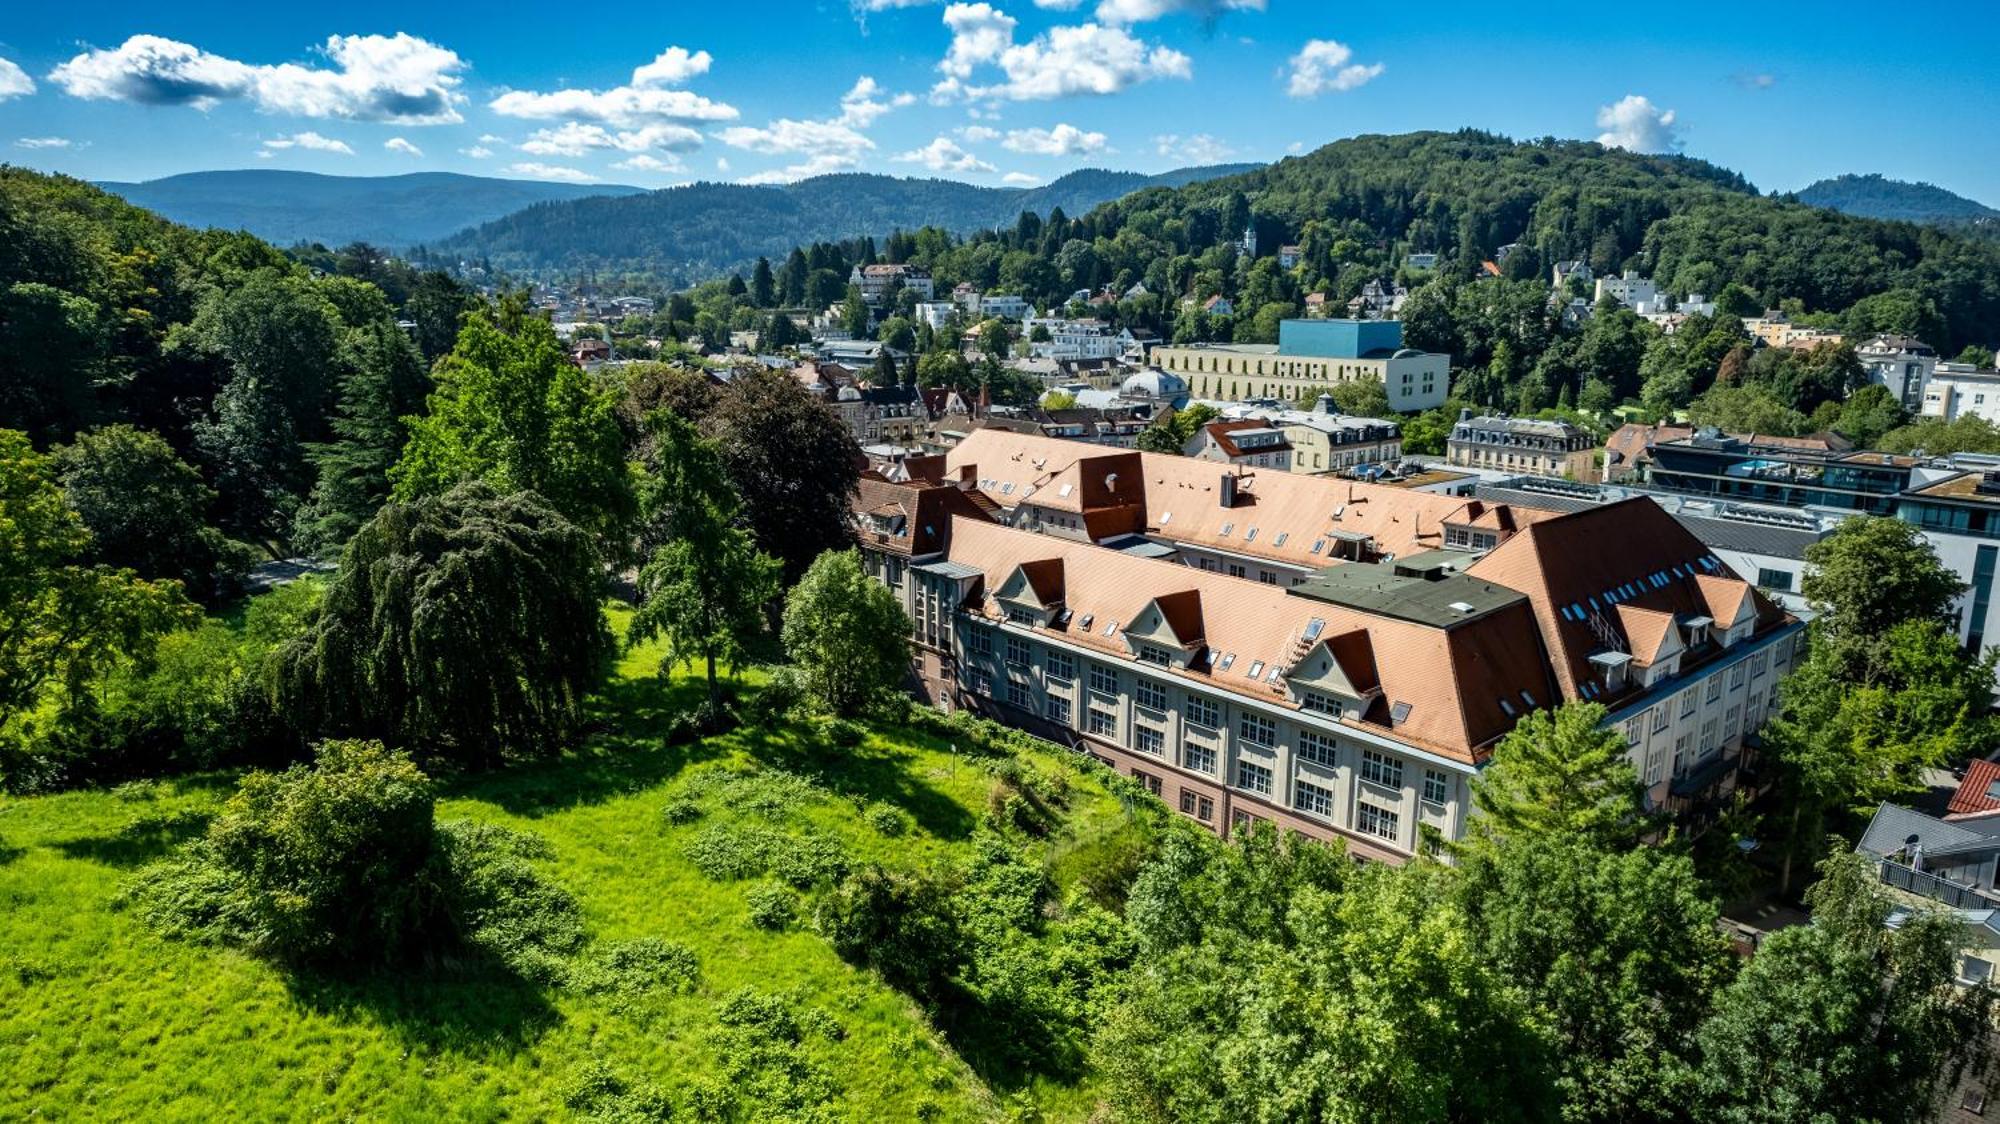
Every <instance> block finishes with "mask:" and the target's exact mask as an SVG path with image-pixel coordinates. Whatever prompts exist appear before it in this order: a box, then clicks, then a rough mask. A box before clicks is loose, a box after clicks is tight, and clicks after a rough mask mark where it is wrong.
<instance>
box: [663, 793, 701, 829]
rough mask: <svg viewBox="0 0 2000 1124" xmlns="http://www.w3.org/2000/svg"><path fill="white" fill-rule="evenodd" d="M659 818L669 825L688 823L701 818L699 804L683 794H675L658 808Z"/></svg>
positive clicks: (677, 825)
mask: <svg viewBox="0 0 2000 1124" xmlns="http://www.w3.org/2000/svg"><path fill="white" fill-rule="evenodd" d="M660 818H661V819H663V820H665V821H667V824H668V826H670V827H679V826H680V825H682V824H690V823H693V822H694V821H696V820H698V819H700V818H701V805H700V804H697V803H695V802H694V801H693V800H690V799H688V798H687V797H685V796H676V797H674V798H672V799H670V800H668V801H667V803H666V805H665V806H664V807H662V808H661V809H660Z"/></svg>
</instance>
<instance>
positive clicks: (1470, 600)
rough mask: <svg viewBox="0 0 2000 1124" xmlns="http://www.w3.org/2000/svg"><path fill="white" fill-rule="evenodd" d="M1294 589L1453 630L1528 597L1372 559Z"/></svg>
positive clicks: (1333, 570)
mask: <svg viewBox="0 0 2000 1124" xmlns="http://www.w3.org/2000/svg"><path fill="white" fill-rule="evenodd" d="M1290 592H1292V593H1293V594H1296V595H1297V596H1300V597H1310V598H1312V599H1313V600H1315V601H1326V602H1330V603H1332V604H1335V605H1344V606H1346V607H1348V608H1350V609H1357V610H1359V611H1361V612H1364V613H1375V614H1378V615H1380V616H1385V617H1394V618H1396V619H1398V620H1406V621H1414V622H1416V623H1417V624H1422V625H1429V626H1430V627H1432V628H1450V627H1451V626H1452V625H1455V624H1457V623H1459V622H1460V621H1467V620H1471V619H1473V618H1475V617H1482V616H1485V615H1486V614H1488V613H1491V612H1494V611H1496V610H1499V609H1503V608H1506V607H1507V606H1508V605H1512V604H1514V603H1515V602H1518V601H1525V600H1527V598H1526V597H1524V596H1522V595H1521V594H1519V593H1516V592H1514V591H1513V590H1511V589H1507V588H1505V587H1503V586H1497V585H1494V584H1493V583H1491V582H1486V581H1481V580H1479V579H1478V578H1474V577H1468V576H1467V575H1464V574H1453V575H1452V576H1450V577H1448V578H1444V579H1442V580H1439V581H1426V580H1425V579H1423V578H1420V577H1408V576H1404V575H1401V574H1398V573H1396V568H1395V566H1394V565H1385V564H1377V563H1367V562H1350V563H1346V564H1344V565H1339V566H1329V567H1327V568H1326V569H1324V570H1321V571H1320V572H1319V573H1318V574H1315V575H1314V576H1313V577H1310V578H1308V579H1306V580H1305V581H1304V582H1301V583H1300V584H1298V585H1295V586H1293V587H1292V588H1291V590H1290ZM1455 605H1464V606H1466V608H1465V609H1457V608H1453V606H1455Z"/></svg>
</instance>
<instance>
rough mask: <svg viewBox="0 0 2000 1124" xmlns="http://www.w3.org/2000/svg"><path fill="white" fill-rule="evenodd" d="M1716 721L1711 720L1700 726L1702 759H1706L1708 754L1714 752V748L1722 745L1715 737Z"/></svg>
mask: <svg viewBox="0 0 2000 1124" xmlns="http://www.w3.org/2000/svg"><path fill="white" fill-rule="evenodd" d="M1717 721H1718V720H1717V719H1714V718H1711V719H1709V720H1708V721H1706V722H1703V723H1702V724H1701V755H1702V756H1703V757H1707V756H1708V755H1709V754H1711V753H1713V752H1715V747H1716V746H1719V745H1721V744H1722V742H1721V741H1720V740H1719V739H1717V737H1716V732H1717V729H1718V727H1717V725H1716V723H1717Z"/></svg>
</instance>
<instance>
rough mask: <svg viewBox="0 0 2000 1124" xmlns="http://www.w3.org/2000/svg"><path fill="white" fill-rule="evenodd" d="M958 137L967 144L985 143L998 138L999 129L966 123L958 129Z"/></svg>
mask: <svg viewBox="0 0 2000 1124" xmlns="http://www.w3.org/2000/svg"><path fill="white" fill-rule="evenodd" d="M958 138H959V139H960V140H962V141H964V142H965V143H967V144H985V143H986V142H987V141H990V140H999V139H1000V130H998V129H993V128H988V127H987V126H985V125H967V126H965V127H963V128H961V129H959V131H958Z"/></svg>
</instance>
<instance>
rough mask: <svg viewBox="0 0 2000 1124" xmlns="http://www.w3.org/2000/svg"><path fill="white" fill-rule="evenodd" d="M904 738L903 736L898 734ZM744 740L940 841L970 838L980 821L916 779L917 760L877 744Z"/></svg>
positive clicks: (774, 737)
mask: <svg viewBox="0 0 2000 1124" xmlns="http://www.w3.org/2000/svg"><path fill="white" fill-rule="evenodd" d="M898 733H900V731H899V732H898ZM737 739H738V741H739V742H740V743H741V744H742V745H743V747H744V748H745V749H746V750H748V751H749V753H750V754H751V756H753V757H755V758H757V759H758V760H759V761H762V762H763V763H765V764H767V765H771V766H775V767H777V768H781V769H785V770H788V771H790V772H794V773H799V774H801V775H804V776H808V777H811V778H813V779H814V780H817V781H818V782H819V783H821V784H823V785H825V786H826V787H827V788H829V789H831V790H832V791H834V792H837V793H840V794H841V795H843V796H851V797H858V798H861V799H864V800H868V801H871V802H875V801H879V802H881V803H884V804H893V805H895V806H896V807H898V808H901V809H903V810H904V811H905V812H908V813H909V814H910V816H911V818H912V819H914V820H916V822H917V826H919V827H921V828H923V830H925V831H926V832H929V833H930V834H931V835H934V836H936V837H938V838H940V839H952V840H959V839H966V838H969V837H970V836H971V835H972V832H973V829H974V828H976V827H978V826H979V821H978V820H977V819H976V818H975V817H974V816H973V814H972V813H971V812H969V811H967V810H966V808H965V806H964V805H963V804H960V803H959V802H958V801H956V800H954V799H952V798H951V796H950V795H949V794H948V793H945V792H943V791H941V790H939V789H937V788H935V787H933V786H931V785H929V784H927V783H925V782H924V780H923V778H922V777H920V776H918V775H917V774H916V771H915V770H916V763H915V760H914V755H912V754H910V753H909V752H907V751H904V750H898V749H883V748H880V747H878V746H873V745H867V744H863V745H859V746H854V747H852V748H849V747H844V746H837V745H832V744H829V743H827V742H826V741H824V740H823V739H821V738H818V737H814V736H811V735H809V734H806V735H803V736H797V737H788V736H785V735H784V734H783V733H780V732H778V731H772V730H763V729H744V730H741V731H739V732H738V734H737Z"/></svg>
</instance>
